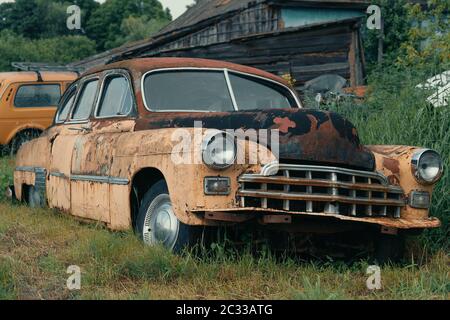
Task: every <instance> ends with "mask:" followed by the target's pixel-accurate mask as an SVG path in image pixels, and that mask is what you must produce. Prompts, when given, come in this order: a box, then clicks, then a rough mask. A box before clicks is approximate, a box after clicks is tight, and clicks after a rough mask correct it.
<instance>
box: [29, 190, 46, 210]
mask: <svg viewBox="0 0 450 320" xmlns="http://www.w3.org/2000/svg"><path fill="white" fill-rule="evenodd" d="M27 204H28V206H29V207H30V208H34V209H37V208H43V207H44V199H43V198H42V194H41V193H40V192H39V190H38V189H37V188H36V187H35V186H30V187H29V188H28V192H27Z"/></svg>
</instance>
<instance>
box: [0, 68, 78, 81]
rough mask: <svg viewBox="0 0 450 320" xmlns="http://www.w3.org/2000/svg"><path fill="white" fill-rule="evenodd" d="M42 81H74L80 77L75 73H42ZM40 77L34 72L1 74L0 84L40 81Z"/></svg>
mask: <svg viewBox="0 0 450 320" xmlns="http://www.w3.org/2000/svg"><path fill="white" fill-rule="evenodd" d="M39 74H40V75H41V77H42V81H44V82H46V81H74V80H75V79H77V77H78V75H77V74H76V73H75V72H56V71H42V72H39ZM38 80H39V76H38V73H37V72H33V71H18V72H0V82H5V83H12V82H22V81H23V82H25V81H27V82H28V81H36V82H37V81H38Z"/></svg>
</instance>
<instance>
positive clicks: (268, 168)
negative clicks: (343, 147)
mask: <svg viewBox="0 0 450 320" xmlns="http://www.w3.org/2000/svg"><path fill="white" fill-rule="evenodd" d="M275 170H276V171H275ZM280 170H290V171H319V172H328V173H341V174H348V175H353V176H358V177H364V178H375V179H380V180H381V181H382V182H383V184H384V185H386V186H388V185H389V182H388V180H387V178H386V177H385V176H384V175H382V174H381V173H378V172H368V171H359V170H351V169H344V168H338V167H322V166H306V165H294V164H279V163H275V162H274V163H269V164H267V165H265V166H264V167H263V168H262V169H261V173H260V175H261V176H263V177H268V176H271V175H275V174H276V173H277V172H278V171H280ZM272 172H275V173H272ZM270 173H271V174H270ZM252 176H255V175H252Z"/></svg>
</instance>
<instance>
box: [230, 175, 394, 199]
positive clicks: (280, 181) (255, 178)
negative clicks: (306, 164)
mask: <svg viewBox="0 0 450 320" xmlns="http://www.w3.org/2000/svg"><path fill="white" fill-rule="evenodd" d="M285 172H289V171H288V170H285ZM308 173H309V176H311V174H310V171H308V172H307V175H308ZM288 179H289V180H286V177H281V176H276V177H262V176H260V175H254V174H244V175H242V176H240V177H239V182H243V183H261V184H263V183H270V184H274V185H287V186H304V187H307V188H312V187H328V188H338V189H339V188H340V189H349V190H351V191H353V190H355V191H356V189H354V188H352V187H353V186H354V185H357V184H356V183H348V182H339V181H337V180H335V181H332V180H322V179H312V178H309V179H304V178H288ZM310 180H313V181H315V184H310V183H308V182H309V181H310ZM362 185H364V186H361V187H359V188H358V189H357V190H360V191H367V192H369V191H372V192H384V193H386V192H387V193H396V194H401V195H403V189H402V188H400V187H397V186H391V185H388V186H378V187H377V185H374V184H362ZM311 192H312V191H311ZM334 192H335V193H336V190H334Z"/></svg>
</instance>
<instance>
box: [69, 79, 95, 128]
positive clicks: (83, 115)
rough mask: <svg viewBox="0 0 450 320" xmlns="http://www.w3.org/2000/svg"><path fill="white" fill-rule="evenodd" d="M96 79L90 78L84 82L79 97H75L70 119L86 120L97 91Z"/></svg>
mask: <svg viewBox="0 0 450 320" xmlns="http://www.w3.org/2000/svg"><path fill="white" fill-rule="evenodd" d="M97 86H98V79H95V80H91V81H89V82H86V83H85V84H84V87H83V89H82V91H81V94H80V98H79V99H77V100H78V102H77V105H76V106H75V108H74V110H73V114H72V120H88V119H89V115H90V114H91V111H92V107H93V106H94V102H95V96H96V93H97Z"/></svg>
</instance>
